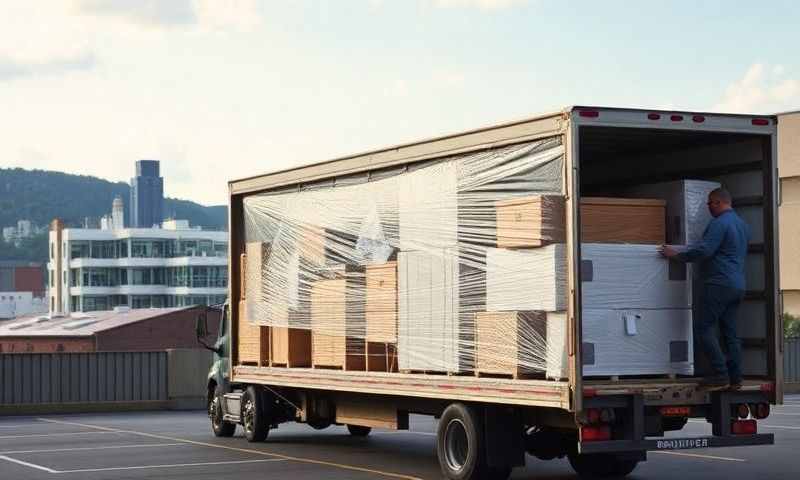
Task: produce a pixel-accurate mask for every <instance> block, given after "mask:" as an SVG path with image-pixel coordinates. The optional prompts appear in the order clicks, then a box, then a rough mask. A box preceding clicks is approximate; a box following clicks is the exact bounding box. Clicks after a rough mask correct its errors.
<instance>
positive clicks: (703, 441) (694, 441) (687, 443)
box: [656, 438, 708, 450]
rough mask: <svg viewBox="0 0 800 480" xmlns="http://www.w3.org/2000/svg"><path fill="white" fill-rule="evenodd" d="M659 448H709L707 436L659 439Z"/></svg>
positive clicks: (657, 446)
mask: <svg viewBox="0 0 800 480" xmlns="http://www.w3.org/2000/svg"><path fill="white" fill-rule="evenodd" d="M656 448H657V449H658V450H682V449H686V448H708V439H707V438H679V439H675V440H658V441H657V442H656Z"/></svg>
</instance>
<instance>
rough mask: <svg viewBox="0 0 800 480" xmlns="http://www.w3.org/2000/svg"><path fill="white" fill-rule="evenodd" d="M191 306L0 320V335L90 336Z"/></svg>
mask: <svg viewBox="0 0 800 480" xmlns="http://www.w3.org/2000/svg"><path fill="white" fill-rule="evenodd" d="M191 308H195V307H175V308H139V309H133V310H121V311H113V310H108V311H99V312H75V313H72V314H70V315H65V316H63V317H53V318H51V317H49V316H47V315H38V316H28V317H23V318H17V319H15V320H9V321H6V322H0V337H90V336H92V335H94V334H95V333H97V332H100V331H104V330H111V329H113V328H117V327H121V326H124V325H129V324H131V323H136V322H140V321H142V320H148V319H151V318H157V317H161V316H164V315H169V314H171V313H175V312H178V311H181V310H187V309H191Z"/></svg>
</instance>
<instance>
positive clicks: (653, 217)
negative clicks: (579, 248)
mask: <svg viewBox="0 0 800 480" xmlns="http://www.w3.org/2000/svg"><path fill="white" fill-rule="evenodd" d="M665 210H666V202H664V201H663V200H658V199H643V198H642V199H630V198H601V197H585V198H582V199H581V242H583V243H634V244H653V245H662V244H663V243H664V241H665V227H664V221H665V216H666V213H665Z"/></svg>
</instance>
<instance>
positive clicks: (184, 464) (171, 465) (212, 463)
mask: <svg viewBox="0 0 800 480" xmlns="http://www.w3.org/2000/svg"><path fill="white" fill-rule="evenodd" d="M285 461H286V460H285V459H283V458H259V459H257V460H229V461H224V462H199V463H170V464H166V465H134V466H131V467H108V468H81V469H78V470H54V471H53V472H52V473H89V472H112V471H116V470H144V469H148V468H177V467H200V466H208V465H234V464H239V463H264V462H285Z"/></svg>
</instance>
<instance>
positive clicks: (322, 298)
mask: <svg viewBox="0 0 800 480" xmlns="http://www.w3.org/2000/svg"><path fill="white" fill-rule="evenodd" d="M311 328H312V335H311V339H312V341H311V358H312V362H311V363H312V365H313V366H314V367H315V368H342V369H345V370H364V369H365V368H366V352H365V341H364V335H365V331H364V274H363V273H360V272H357V273H353V274H348V275H346V276H345V277H344V278H338V279H330V280H319V281H317V282H315V283H314V286H313V287H312V290H311Z"/></svg>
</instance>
